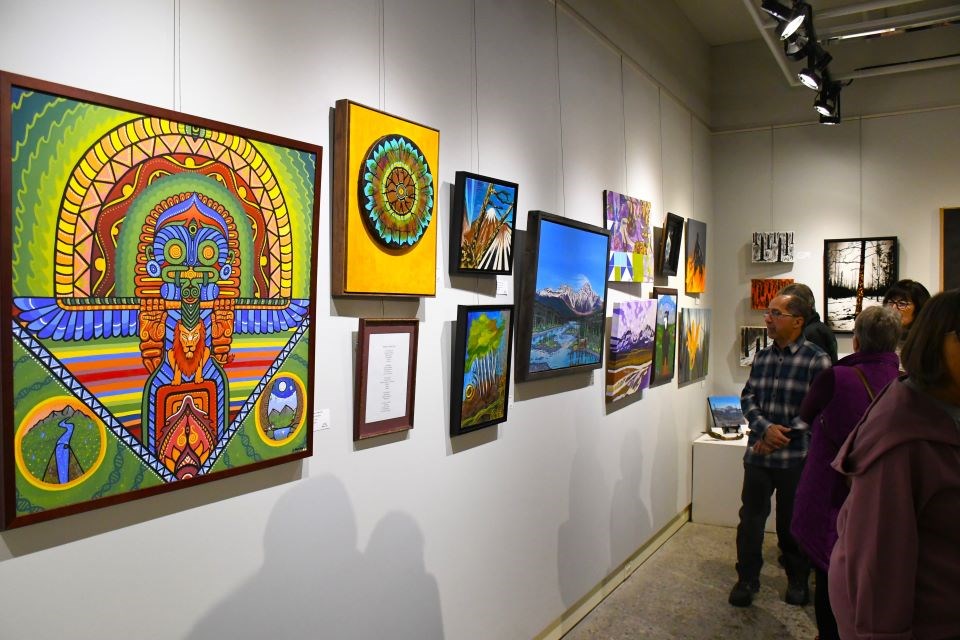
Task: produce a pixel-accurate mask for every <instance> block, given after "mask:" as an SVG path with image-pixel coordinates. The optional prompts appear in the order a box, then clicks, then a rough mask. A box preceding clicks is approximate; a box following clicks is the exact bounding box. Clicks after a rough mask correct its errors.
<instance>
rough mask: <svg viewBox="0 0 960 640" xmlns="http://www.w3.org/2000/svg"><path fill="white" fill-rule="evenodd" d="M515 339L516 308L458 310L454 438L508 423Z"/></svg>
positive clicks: (452, 408)
mask: <svg viewBox="0 0 960 640" xmlns="http://www.w3.org/2000/svg"><path fill="white" fill-rule="evenodd" d="M512 338H513V306H512V305H492V306H491V305H486V306H483V305H480V306H464V305H460V306H459V307H458V308H457V337H456V344H455V345H454V351H453V368H452V370H451V376H450V381H451V385H452V386H451V392H450V435H451V436H458V435H460V434H462V433H468V432H470V431H476V430H477V429H482V428H484V427H489V426H492V425H495V424H498V423H500V422H504V421H505V420H506V419H507V399H508V397H509V394H510V345H511V343H512Z"/></svg>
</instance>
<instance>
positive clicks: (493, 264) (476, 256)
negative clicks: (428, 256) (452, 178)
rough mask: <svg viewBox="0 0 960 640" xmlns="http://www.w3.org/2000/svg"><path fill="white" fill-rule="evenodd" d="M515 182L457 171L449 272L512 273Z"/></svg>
mask: <svg viewBox="0 0 960 640" xmlns="http://www.w3.org/2000/svg"><path fill="white" fill-rule="evenodd" d="M517 189H518V186H517V184H516V183H515V182H507V181H505V180H498V179H496V178H488V177H486V176H480V175H477V174H475V173H467V172H466V171H457V178H456V184H455V186H454V190H453V207H452V210H453V214H452V215H451V218H450V272H451V273H460V274H478V275H482V274H510V273H513V245H514V239H515V234H514V232H513V231H514V226H515V221H516V213H517Z"/></svg>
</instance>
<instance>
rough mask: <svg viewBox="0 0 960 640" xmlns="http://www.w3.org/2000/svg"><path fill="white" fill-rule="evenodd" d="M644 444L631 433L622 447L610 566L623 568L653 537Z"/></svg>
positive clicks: (635, 433) (611, 525) (612, 508)
mask: <svg viewBox="0 0 960 640" xmlns="http://www.w3.org/2000/svg"><path fill="white" fill-rule="evenodd" d="M642 482H643V443H642V442H641V440H640V435H639V434H638V433H637V432H636V431H630V432H628V433H627V435H626V436H625V437H624V439H623V444H622V445H621V446H620V479H619V480H618V481H617V485H616V487H614V489H613V502H612V504H611V505H610V567H611V569H613V568H616V567H619V566H620V564H621V563H622V562H623V561H624V560H626V559H627V558H629V557H630V556H631V555H632V554H633V552H634V551H636V550H637V549H638V548H640V546H641V545H642V544H643V543H644V542H646V541H647V540H648V539H649V538H650V536H652V535H653V519H652V517H651V515H650V507H649V506H648V505H644V504H643V499H642V498H641V496H640V487H641V484H642Z"/></svg>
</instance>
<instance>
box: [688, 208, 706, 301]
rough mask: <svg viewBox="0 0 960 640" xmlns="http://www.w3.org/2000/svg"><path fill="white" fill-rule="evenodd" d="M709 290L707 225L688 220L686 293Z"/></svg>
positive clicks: (691, 219)
mask: <svg viewBox="0 0 960 640" xmlns="http://www.w3.org/2000/svg"><path fill="white" fill-rule="evenodd" d="M706 290H707V223H706V222H700V221H699V220H694V219H693V218H688V219H687V268H686V292H687V294H691V293H703V292H704V291H706Z"/></svg>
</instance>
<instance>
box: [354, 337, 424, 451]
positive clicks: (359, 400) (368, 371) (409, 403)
mask: <svg viewBox="0 0 960 640" xmlns="http://www.w3.org/2000/svg"><path fill="white" fill-rule="evenodd" d="M419 326H420V322H419V321H418V320H416V319H411V320H405V319H402V320H397V319H383V318H377V319H370V318H361V319H360V331H359V334H358V337H357V384H356V390H355V398H354V412H353V439H354V440H363V439H364V438H372V437H374V436H382V435H384V434H387V433H395V432H397V431H406V430H408V429H412V428H413V403H414V396H415V392H416V382H417V335H418V328H419Z"/></svg>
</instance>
